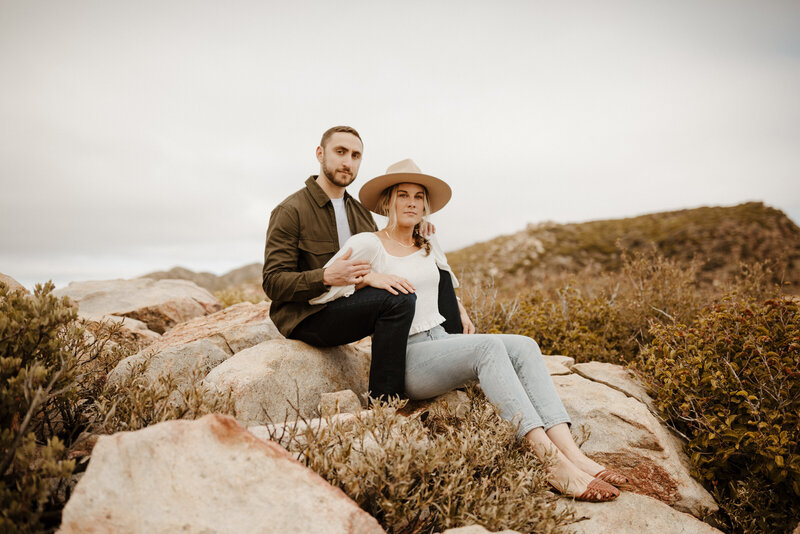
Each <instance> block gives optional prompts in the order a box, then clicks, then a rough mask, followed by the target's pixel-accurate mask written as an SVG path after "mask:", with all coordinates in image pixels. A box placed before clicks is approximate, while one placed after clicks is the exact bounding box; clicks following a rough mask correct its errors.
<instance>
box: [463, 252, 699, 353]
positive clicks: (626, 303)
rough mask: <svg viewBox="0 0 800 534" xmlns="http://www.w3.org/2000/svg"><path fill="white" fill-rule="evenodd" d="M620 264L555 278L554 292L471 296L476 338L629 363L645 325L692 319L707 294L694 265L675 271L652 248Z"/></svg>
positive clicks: (646, 328)
mask: <svg viewBox="0 0 800 534" xmlns="http://www.w3.org/2000/svg"><path fill="white" fill-rule="evenodd" d="M622 258H623V264H622V268H621V270H620V271H619V272H614V273H602V274H600V273H594V274H589V272H588V271H587V272H586V275H585V276H581V277H570V278H567V279H555V280H554V281H557V282H558V283H559V285H556V286H555V287H550V288H547V289H544V288H543V289H531V290H529V291H527V292H524V293H522V294H521V295H519V296H518V297H516V298H514V299H510V300H498V299H497V292H496V291H493V290H491V289H490V290H473V291H471V292H467V293H468V298H466V299H465V300H466V301H467V302H468V305H469V306H470V308H469V309H470V311H471V312H472V314H473V315H474V316H475V317H476V320H475V323H476V327H477V328H479V329H480V331H484V332H495V333H509V334H520V335H525V336H529V337H532V338H533V339H535V340H536V341H537V342H538V343H539V345H540V346H541V347H542V350H543V351H544V352H545V353H549V354H564V355H567V356H572V357H573V358H575V359H576V361H589V360H592V361H603V362H611V363H627V362H631V361H633V360H634V359H635V358H636V355H637V354H638V352H639V348H640V347H641V346H643V345H645V344H647V343H648V342H649V341H650V339H651V335H650V333H649V325H650V323H651V322H659V323H661V322H666V323H674V322H676V321H687V320H691V319H692V318H693V317H695V316H696V314H697V313H698V311H699V309H700V308H701V305H702V302H703V300H704V298H707V297H706V295H707V293H704V292H701V291H699V290H698V288H697V285H696V273H697V266H698V263H696V262H695V263H690V264H685V265H684V264H680V263H678V262H676V261H672V260H669V259H666V258H664V257H663V256H662V255H660V254H659V253H658V252H656V251H655V250H653V249H651V250H648V251H637V252H634V253H633V254H628V253H625V252H623V254H622ZM487 294H488V295H490V297H491V298H486V295H487Z"/></svg>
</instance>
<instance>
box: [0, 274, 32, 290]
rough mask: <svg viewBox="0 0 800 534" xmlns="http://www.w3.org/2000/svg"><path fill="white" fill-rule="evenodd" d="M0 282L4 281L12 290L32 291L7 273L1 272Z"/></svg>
mask: <svg viewBox="0 0 800 534" xmlns="http://www.w3.org/2000/svg"><path fill="white" fill-rule="evenodd" d="M0 282H2V283H4V284H5V285H6V286H7V287H8V289H9V290H11V291H24V292H25V293H30V291H28V290H27V289H25V286H23V285H22V284H20V283H19V282H17V281H16V280H14V279H13V278H11V277H10V276H8V275H7V274H3V273H0Z"/></svg>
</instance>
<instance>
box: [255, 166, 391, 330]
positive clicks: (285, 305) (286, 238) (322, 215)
mask: <svg viewBox="0 0 800 534" xmlns="http://www.w3.org/2000/svg"><path fill="white" fill-rule="evenodd" d="M316 178H317V177H316V176H311V177H310V178H309V179H308V180H306V186H305V187H304V188H303V189H301V190H300V191H297V192H296V193H293V194H292V195H290V196H289V197H288V198H287V199H286V200H284V201H283V202H281V203H280V204H278V206H277V207H276V208H275V209H274V210H272V214H271V215H270V218H269V228H268V229H267V244H266V246H265V247H264V269H263V271H262V279H263V281H262V284H261V286H262V287H263V288H264V292H265V293H266V294H267V297H269V299H270V300H272V304H271V305H270V308H269V315H270V317H271V318H272V321H273V322H274V323H275V326H277V327H278V330H280V332H281V334H283V335H284V336H286V337H289V335H290V334H291V333H292V330H294V327H295V326H297V325H298V324H299V323H300V321H302V320H303V319H305V318H306V317H308V316H309V315H311V314H313V313H316V312H318V311H320V310H322V309H324V308H325V305H324V304H320V305H316V306H312V305H311V304H309V303H308V300H309V299H313V298H314V297H318V296H319V295H321V294H322V293H324V292H325V291H327V290H328V289H329V288H328V287H326V286H325V284H323V283H322V266H323V265H325V263H326V262H327V261H328V260H329V259H331V258H332V257H333V255H334V254H336V252H337V251H338V250H339V248H340V247H341V245H342V244H343V243H339V235H338V234H337V232H336V216H335V215H334V212H333V204H332V203H331V200H330V198H328V195H327V193H325V191H323V190H322V188H321V187H320V186H319V185H318V184H317V182H316ZM344 205H345V211H346V212H347V222H348V223H350V232H351V233H352V234H353V235H355V234H359V233H361V232H376V231H377V230H378V227H377V226H376V225H375V221H374V220H373V219H372V214H371V213H370V212H369V210H367V208H365V207H364V206H362V205H361V203H360V202H358V201H357V200H356V199H354V198H353V197H351V196H350V195H349V194H348V193H347V192H345V194H344Z"/></svg>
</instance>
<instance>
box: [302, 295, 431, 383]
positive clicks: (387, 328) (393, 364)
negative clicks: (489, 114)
mask: <svg viewBox="0 0 800 534" xmlns="http://www.w3.org/2000/svg"><path fill="white" fill-rule="evenodd" d="M416 302H417V296H416V295H415V294H413V293H410V294H407V295H406V294H403V293H400V294H399V295H392V294H391V293H389V292H388V291H386V290H385V289H376V288H374V287H365V288H362V289H360V290H358V291H356V292H355V293H353V294H352V295H351V296H349V297H345V298H340V299H337V300H334V301H333V302H329V303H328V305H327V306H325V309H324V310H322V311H321V312H318V313H315V314H314V315H312V316H310V317H308V318H306V319H304V320H303V321H302V322H301V323H300V324H299V325H297V326H296V327H295V329H294V331H293V332H292V334H291V336H290V337H292V338H293V339H299V340H300V341H305V342H306V343H308V344H310V345H315V346H317V347H332V346H335V345H344V344H346V343H352V342H353V341H358V340H359V339H361V338H364V337H367V336H369V335H372V362H371V364H370V368H369V392H370V395H371V396H372V397H383V398H384V399H385V398H387V397H388V396H393V395H399V396H401V397H405V373H406V343H407V341H408V331H409V330H410V329H411V321H412V320H413V319H414V311H415V307H416Z"/></svg>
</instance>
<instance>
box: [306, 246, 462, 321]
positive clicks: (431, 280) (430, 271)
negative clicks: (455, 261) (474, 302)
mask: <svg viewBox="0 0 800 534" xmlns="http://www.w3.org/2000/svg"><path fill="white" fill-rule="evenodd" d="M429 240H430V242H431V252H430V254H428V255H427V256H426V255H425V251H424V250H418V251H417V252H414V253H413V254H410V255H408V256H403V257H399V256H392V255H390V254H389V253H388V252H386V249H385V248H383V243H381V240H380V238H379V237H378V236H377V235H375V234H374V233H372V232H364V233H361V234H356V235H354V236H353V237H351V238H350V239H348V240H347V242H346V243H345V244H344V246H343V247H342V248H341V250H339V252H337V253H336V255H335V256H334V257H333V258H331V259H330V260H329V261H328V263H326V264H325V267H327V266H329V265H330V264H331V263H333V262H334V261H335V260H336V259H338V258H339V257H341V256H342V255H343V254H344V252H345V251H346V250H347V249H348V248H350V249H352V250H353V252H352V254H351V255H350V258H349V259H351V260H367V261H368V262H369V264H370V268H371V269H372V271H373V272H376V273H383V274H392V275H395V276H401V277H403V278H405V279H407V280H408V281H409V282H411V284H412V285H413V286H414V289H415V290H416V295H417V304H416V311H415V313H414V320H413V321H412V323H411V331H410V332H409V334H408V335H412V334H416V333H418V332H423V331H425V330H429V329H431V328H433V327H434V326H436V325H439V324H442V323H443V322H444V320H445V319H444V317H442V315H441V314H440V313H439V271H438V269H444V270H445V271H447V272H449V273H450V277H451V279H452V280H453V287H458V280H457V279H456V277H455V275H454V274H453V270H452V269H451V268H450V265H448V264H447V258H446V257H445V255H444V252H443V251H442V249H441V247H440V246H439V242H438V241H437V239H436V236H435V235H434V236H431V237H430V238H429ZM355 290H356V287H355V285H352V284H351V285H348V286H331V288H330V290H328V291H327V292H325V293H323V294H322V295H320V296H319V297H317V298H314V299H311V300H309V301H308V302H309V304H324V303H326V302H330V301H332V300H336V299H338V298H341V297H349V296H350V295H352V294H353V293H355Z"/></svg>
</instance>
